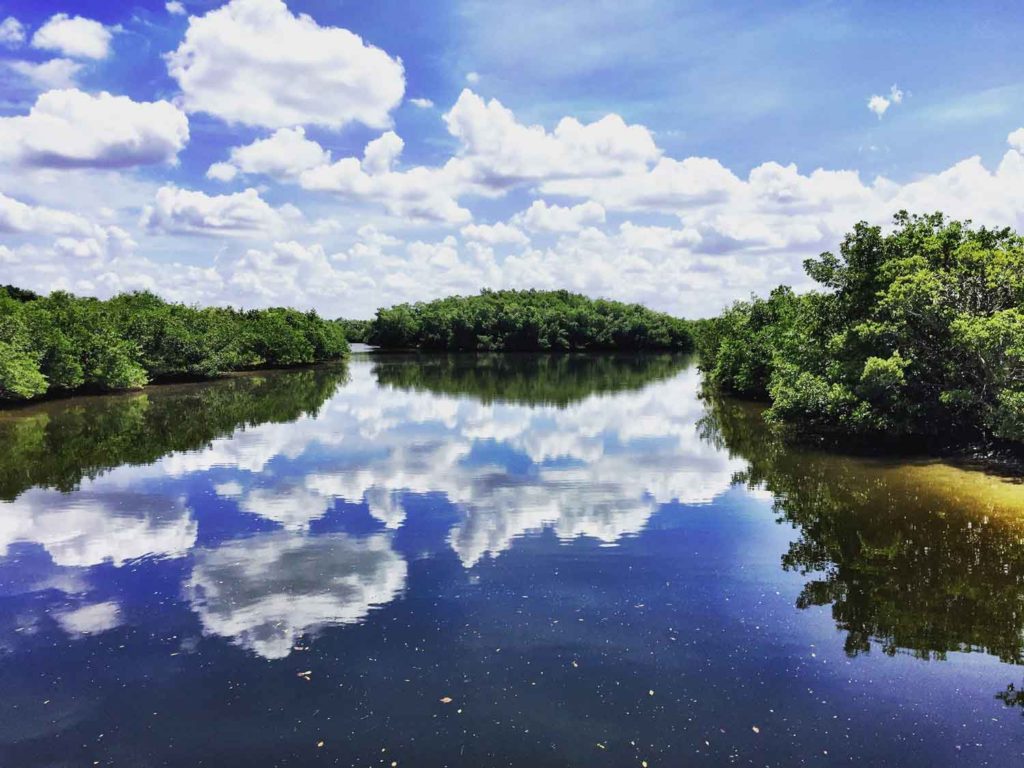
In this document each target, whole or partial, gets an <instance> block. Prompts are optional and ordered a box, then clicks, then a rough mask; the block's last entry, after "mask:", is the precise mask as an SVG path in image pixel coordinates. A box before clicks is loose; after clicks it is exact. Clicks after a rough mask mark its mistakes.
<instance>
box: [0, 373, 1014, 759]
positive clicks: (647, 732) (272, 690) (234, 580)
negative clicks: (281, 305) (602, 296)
mask: <svg viewBox="0 0 1024 768" xmlns="http://www.w3.org/2000/svg"><path fill="white" fill-rule="evenodd" d="M698 383H699V382H698V375H697V372H696V370H695V368H694V366H693V363H692V360H688V359H686V358H677V357H658V356H655V357H632V358H630V357H617V358H615V357H593V358H588V357H570V358H545V357H537V356H509V357H483V358H479V359H474V358H469V357H441V356H434V357H428V356H424V357H420V358H415V357H394V356H391V357H385V358H376V359H375V358H372V357H370V356H367V355H357V356H356V357H355V359H354V360H353V361H352V362H351V363H350V364H349V365H348V366H347V367H337V368H322V369H317V370H303V371H293V372H279V373H270V374H263V375H253V376H241V377H237V378H234V379H230V380H227V381H221V382H216V383H211V384H202V385H180V386H173V387H162V388H155V389H152V390H151V391H148V392H146V393H144V394H134V395H126V396H117V397H101V398H79V399H75V400H69V401H64V402H57V403H51V404H47V405H44V406H37V407H33V408H29V409H25V410H20V411H14V412H9V413H7V414H0V498H2V499H3V500H4V501H2V502H0V555H2V557H0V694H2V695H0V765H3V766H37V765H46V766H50V765H53V766H57V765H60V766H64V765H124V766H150V765H152V766H157V765H159V766H199V765H207V766H235V765H238V766H263V765H268V766H269V765H320V764H323V765H344V766H348V765H353V766H379V765H383V766H390V765H392V764H394V763H397V764H398V765H400V766H402V765H404V766H442V765H448V766H491V765H495V766H499V765H511V766H566V765H574V766H603V765H607V766H622V765H637V766H640V765H642V764H643V762H646V763H647V765H648V766H650V767H651V768H654V767H655V766H662V765H666V766H668V765H671V766H679V765H723V764H725V765H756V766H765V765H768V766H796V765H837V764H841V763H853V764H857V765H872V766H882V765H920V766H934V765H958V766H960V765H971V766H973V765H999V766H1005V765H1014V764H1020V762H1021V760H1022V755H1024V718H1022V716H1021V708H1020V706H1019V704H1021V703H1024V697H1020V696H1018V692H1019V691H1020V689H1021V688H1022V681H1024V675H1022V668H1021V667H1020V666H1018V665H1019V664H1020V662H1021V661H1022V660H1024V633H1022V629H1024V584H1022V580H1021V579H1022V575H1024V489H1022V486H1020V485H1019V484H1017V483H1015V482H1013V481H1011V480H1008V479H1005V478H999V477H993V476H989V475H986V474H984V473H981V472H976V471H968V470H965V469H960V468H956V467H952V466H949V465H945V464H938V463H934V462H925V461H920V462H904V463H893V462H881V461H869V460H864V459H854V458H844V457H836V456H829V455H826V454H817V453H814V452H809V451H798V450H794V449H791V448H786V447H785V446H783V445H781V444H779V443H778V442H777V441H776V440H774V439H773V438H772V436H771V435H770V434H768V433H767V432H766V431H765V430H764V428H763V426H762V425H761V422H760V421H759V419H758V414H757V412H756V409H753V408H751V407H749V406H744V405H742V404H738V403H730V402H704V401H702V400H700V399H699V398H698V396H697V393H698ZM1018 699H1021V700H1020V701H1018Z"/></svg>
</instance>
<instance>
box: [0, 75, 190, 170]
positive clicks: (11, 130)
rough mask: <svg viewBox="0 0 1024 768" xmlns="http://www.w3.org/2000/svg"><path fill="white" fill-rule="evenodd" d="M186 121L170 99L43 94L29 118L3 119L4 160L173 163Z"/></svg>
mask: <svg viewBox="0 0 1024 768" xmlns="http://www.w3.org/2000/svg"><path fill="white" fill-rule="evenodd" d="M188 137H189V132H188V119H187V118H186V117H185V114H184V113H183V112H181V110H179V109H178V108H177V107H175V106H174V105H173V104H171V103H170V102H167V101H155V102H137V101H132V100H131V99H130V98H128V97H127V96H112V95H111V94H109V93H105V92H104V93H100V94H98V95H92V94H88V93H84V92H83V91H79V90H76V89H67V90H55V91H47V92H46V93H43V94H41V95H40V96H39V97H38V99H36V103H35V104H34V105H33V107H32V109H31V110H30V111H29V113H28V114H27V115H22V116H16V117H5V118H0V160H7V161H9V162H15V163H19V164H23V165H29V166H39V167H49V168H127V167H129V166H134V165H152V164H156V163H168V162H173V161H174V160H175V159H176V157H177V154H178V152H179V151H181V149H182V148H183V147H184V146H185V144H186V143H187V142H188Z"/></svg>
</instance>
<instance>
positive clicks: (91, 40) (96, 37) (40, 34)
mask: <svg viewBox="0 0 1024 768" xmlns="http://www.w3.org/2000/svg"><path fill="white" fill-rule="evenodd" d="M112 37H113V33H112V32H111V31H110V29H108V28H107V27H105V26H103V25H102V24H100V23H99V22H98V21H94V20H93V19H86V18H84V17H82V16H68V14H66V13H58V14H56V15H54V16H51V17H50V19H49V21H47V22H46V23H45V24H43V26H41V27H40V28H39V29H37V30H36V33H35V34H34V35H32V47H33V48H40V49H42V50H47V51H59V52H60V53H62V54H64V55H65V56H71V57H73V58H80V59H105V58H107V54H109V53H110V40H111V38H112Z"/></svg>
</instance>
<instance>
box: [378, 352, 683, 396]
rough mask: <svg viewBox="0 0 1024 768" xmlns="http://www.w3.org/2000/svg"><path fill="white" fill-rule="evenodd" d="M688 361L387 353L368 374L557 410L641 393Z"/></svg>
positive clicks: (387, 381) (407, 385)
mask: <svg viewBox="0 0 1024 768" xmlns="http://www.w3.org/2000/svg"><path fill="white" fill-rule="evenodd" d="M689 361H690V358H689V357H687V356H685V355H679V354H636V355H619V354H606V355H587V354H563V355H543V354H480V355H473V354H462V355H457V354H456V355H387V356H380V357H378V358H377V359H376V360H375V361H374V368H373V372H374V374H375V376H376V377H377V382H378V383H379V384H382V385H388V386H392V387H397V388H399V389H406V390H413V391H416V392H431V393H434V394H445V395H469V396H472V397H475V398H477V399H479V400H481V401H483V402H484V403H491V402H495V401H499V402H509V403H516V404H520V405H555V406H558V407H560V408H562V407H565V406H567V405H569V404H570V403H573V402H577V401H579V400H582V399H584V398H585V397H588V396H590V395H594V394H601V393H611V392H624V391H629V390H637V389H641V388H643V387H644V386H646V385H647V384H650V383H652V382H655V381H661V380H663V379H667V378H669V377H670V376H673V375H675V374H676V373H678V372H679V371H681V370H682V369H683V368H685V367H686V365H687V364H688V362H689Z"/></svg>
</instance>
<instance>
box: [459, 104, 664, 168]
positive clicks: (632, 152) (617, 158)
mask: <svg viewBox="0 0 1024 768" xmlns="http://www.w3.org/2000/svg"><path fill="white" fill-rule="evenodd" d="M444 120H445V123H446V125H447V126H448V131H449V133H451V134H452V136H454V137H456V138H457V139H459V141H460V142H461V147H460V150H459V156H460V157H462V158H464V159H465V160H466V161H467V162H468V163H469V164H470V166H471V168H472V171H473V177H474V179H475V180H476V181H477V182H478V183H481V184H485V185H488V186H494V187H498V188H501V187H506V186H509V185H512V184H515V183H518V182H523V181H533V180H547V179H555V178H574V177H581V176H584V177H595V176H612V175H616V174H621V173H624V172H627V171H636V170H638V169H642V168H644V167H646V164H647V163H649V162H651V161H653V160H655V159H657V158H658V156H659V155H660V154H661V151H660V150H659V149H658V148H657V146H656V145H655V143H654V138H653V136H652V135H651V133H650V131H648V130H647V129H646V128H644V127H643V126H640V125H627V124H626V122H625V121H624V120H623V119H622V118H621V117H619V116H618V115H615V114H610V115H606V116H605V117H603V118H601V119H600V120H598V121H596V122H594V123H589V124H586V125H584V124H583V123H580V122H579V121H578V120H576V119H575V118H572V117H565V118H562V120H560V121H559V122H558V124H557V125H556V126H555V129H554V130H553V131H551V132H548V131H546V130H545V129H544V128H543V127H542V126H539V125H533V126H528V125H523V124H522V123H520V122H519V121H518V120H516V117H515V115H514V114H513V113H512V111H511V110H509V109H508V108H506V107H505V106H503V105H502V104H501V102H499V101H498V100H497V99H491V100H490V101H489V102H485V101H484V100H483V99H482V98H481V97H480V96H478V95H476V94H475V93H473V92H472V91H470V90H468V89H466V90H463V91H462V93H461V95H460V96H459V98H458V100H457V101H456V102H455V104H454V106H452V108H451V109H450V110H449V111H448V113H447V114H445V116H444Z"/></svg>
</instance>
